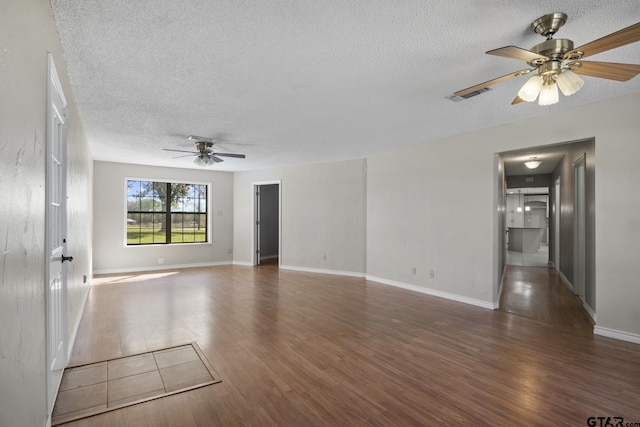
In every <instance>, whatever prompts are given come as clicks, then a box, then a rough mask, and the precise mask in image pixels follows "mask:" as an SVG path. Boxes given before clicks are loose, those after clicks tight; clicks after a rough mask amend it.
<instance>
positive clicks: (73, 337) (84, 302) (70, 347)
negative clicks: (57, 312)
mask: <svg viewBox="0 0 640 427" xmlns="http://www.w3.org/2000/svg"><path fill="white" fill-rule="evenodd" d="M88 285H89V286H87V287H86V289H87V290H86V291H85V293H84V298H83V299H82V304H81V307H80V311H79V312H78V318H77V319H76V324H75V325H74V327H73V332H72V333H71V337H70V339H69V343H68V346H67V363H68V362H69V359H71V350H73V345H74V344H75V342H76V336H77V335H78V329H80V321H81V320H82V314H83V313H84V307H85V306H86V305H87V300H88V299H89V292H91V281H89V283H88Z"/></svg>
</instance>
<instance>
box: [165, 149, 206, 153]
mask: <svg viewBox="0 0 640 427" xmlns="http://www.w3.org/2000/svg"><path fill="white" fill-rule="evenodd" d="M163 150H164V151H175V152H177V153H191V154H199V153H198V152H197V151H186V150H173V149H171V148H163Z"/></svg>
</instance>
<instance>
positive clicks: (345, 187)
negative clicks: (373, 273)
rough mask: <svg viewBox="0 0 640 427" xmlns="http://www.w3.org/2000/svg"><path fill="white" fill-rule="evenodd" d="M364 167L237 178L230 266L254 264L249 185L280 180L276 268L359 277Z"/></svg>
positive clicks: (361, 163) (352, 164)
mask: <svg viewBox="0 0 640 427" xmlns="http://www.w3.org/2000/svg"><path fill="white" fill-rule="evenodd" d="M365 166H366V161H365V160H349V161H344V162H334V163H318V164H308V165H298V166H287V167H282V168H274V169H264V170H259V171H251V172H237V173H236V174H235V175H234V202H233V205H234V221H233V239H234V254H233V255H234V262H237V263H242V264H251V263H252V259H253V257H252V247H253V229H254V228H253V223H252V222H253V203H254V202H253V201H254V196H253V183H254V182H260V181H272V180H281V185H280V191H281V198H282V212H281V216H282V230H281V237H282V242H281V250H282V253H281V254H280V264H281V265H283V266H293V267H301V268H307V269H321V270H334V271H341V272H348V273H360V274H363V273H364V271H365V234H366V228H365V227H366V212H365V208H366V204H365V197H366V172H365ZM325 255H326V259H325Z"/></svg>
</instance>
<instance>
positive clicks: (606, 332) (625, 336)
mask: <svg viewBox="0 0 640 427" xmlns="http://www.w3.org/2000/svg"><path fill="white" fill-rule="evenodd" d="M593 333H594V334H595V335H601V336H603V337H608V338H614V339H617V340H622V341H628V342H632V343H634V344H640V335H639V334H633V333H631V332H625V331H617V330H615V329H609V328H603V327H602V326H594V327H593Z"/></svg>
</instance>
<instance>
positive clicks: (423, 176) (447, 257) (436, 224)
mask: <svg viewBox="0 0 640 427" xmlns="http://www.w3.org/2000/svg"><path fill="white" fill-rule="evenodd" d="M471 102H475V101H471ZM524 107H525V108H527V106H526V105H525V106H524ZM533 107H535V108H538V106H532V108H533ZM560 107H561V104H558V109H556V108H555V107H554V106H552V107H549V108H548V110H549V111H550V112H549V113H546V114H541V115H540V116H538V117H534V118H531V119H527V120H522V121H520V122H516V123H512V124H507V125H503V126H500V127H495V128H491V129H485V130H480V131H476V132H472V133H470V134H466V135H460V136H456V137H453V138H449V139H446V140H441V141H437V142H435V143H428V144H421V145H417V146H415V147H412V148H408V149H406V150H400V151H396V152H392V153H389V154H384V155H380V156H372V157H370V158H369V159H368V174H367V274H368V275H371V276H376V277H380V278H384V279H388V280H390V281H397V282H400V283H407V284H411V285H415V286H418V287H423V288H425V289H431V290H436V291H440V292H447V293H452V294H455V295H459V296H463V297H467V298H471V299H474V300H476V301H481V302H486V303H487V304H490V303H492V302H493V301H494V297H495V295H494V294H493V291H494V289H497V286H495V284H496V283H497V282H498V274H497V271H494V269H495V267H494V263H495V262H496V259H494V256H493V253H494V247H493V243H494V241H495V235H496V234H495V233H497V232H498V231H497V230H496V229H495V227H496V225H495V223H494V218H495V215H496V213H495V208H496V204H495V201H494V192H493V191H494V186H496V185H497V181H496V176H497V172H496V170H495V169H496V165H495V162H494V159H493V156H494V154H495V153H500V152H503V151H510V150H515V149H522V148H527V147H536V146H543V145H550V144H556V143H562V142H566V141H577V140H584V139H587V138H590V137H595V138H596V140H597V141H598V147H597V155H598V180H597V181H596V183H595V197H596V198H597V200H598V203H597V204H590V208H589V209H591V210H595V218H596V222H597V225H596V239H595V245H594V250H595V251H596V252H597V257H596V258H595V259H596V261H595V267H594V268H595V282H596V283H597V284H598V286H597V287H596V290H595V295H596V299H597V301H598V317H597V319H598V325H597V327H596V333H608V332H609V331H610V330H611V331H614V332H615V331H622V332H623V333H629V334H631V335H630V337H631V339H636V340H640V307H639V306H638V304H637V301H640V287H638V286H637V278H636V277H637V273H636V271H635V270H636V268H635V264H636V263H637V260H636V259H635V258H634V255H633V254H637V241H638V239H639V238H640V235H639V234H638V233H639V232H640V220H639V219H638V218H640V217H639V216H638V215H637V214H636V213H637V212H638V211H639V210H640V199H638V198H633V197H626V195H628V194H634V192H635V190H634V188H633V187H634V186H635V185H636V183H637V182H640V169H639V168H638V167H637V166H636V165H635V162H636V161H637V159H638V158H640V144H636V143H635V142H634V141H636V140H637V135H638V134H639V133H640V122H639V121H638V120H637V111H638V109H639V108H640V94H633V95H629V96H625V97H620V98H616V99H610V100H605V101H601V102H597V103H593V104H589V105H585V106H582V107H578V108H574V109H570V110H561V109H560ZM530 129H544V132H543V133H539V132H530ZM594 200H595V199H594ZM588 244H589V243H588ZM413 267H416V271H417V274H415V275H413V274H412V268H413ZM429 270H433V271H434V273H435V274H434V276H435V277H434V278H431V277H429ZM495 270H498V269H495Z"/></svg>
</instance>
